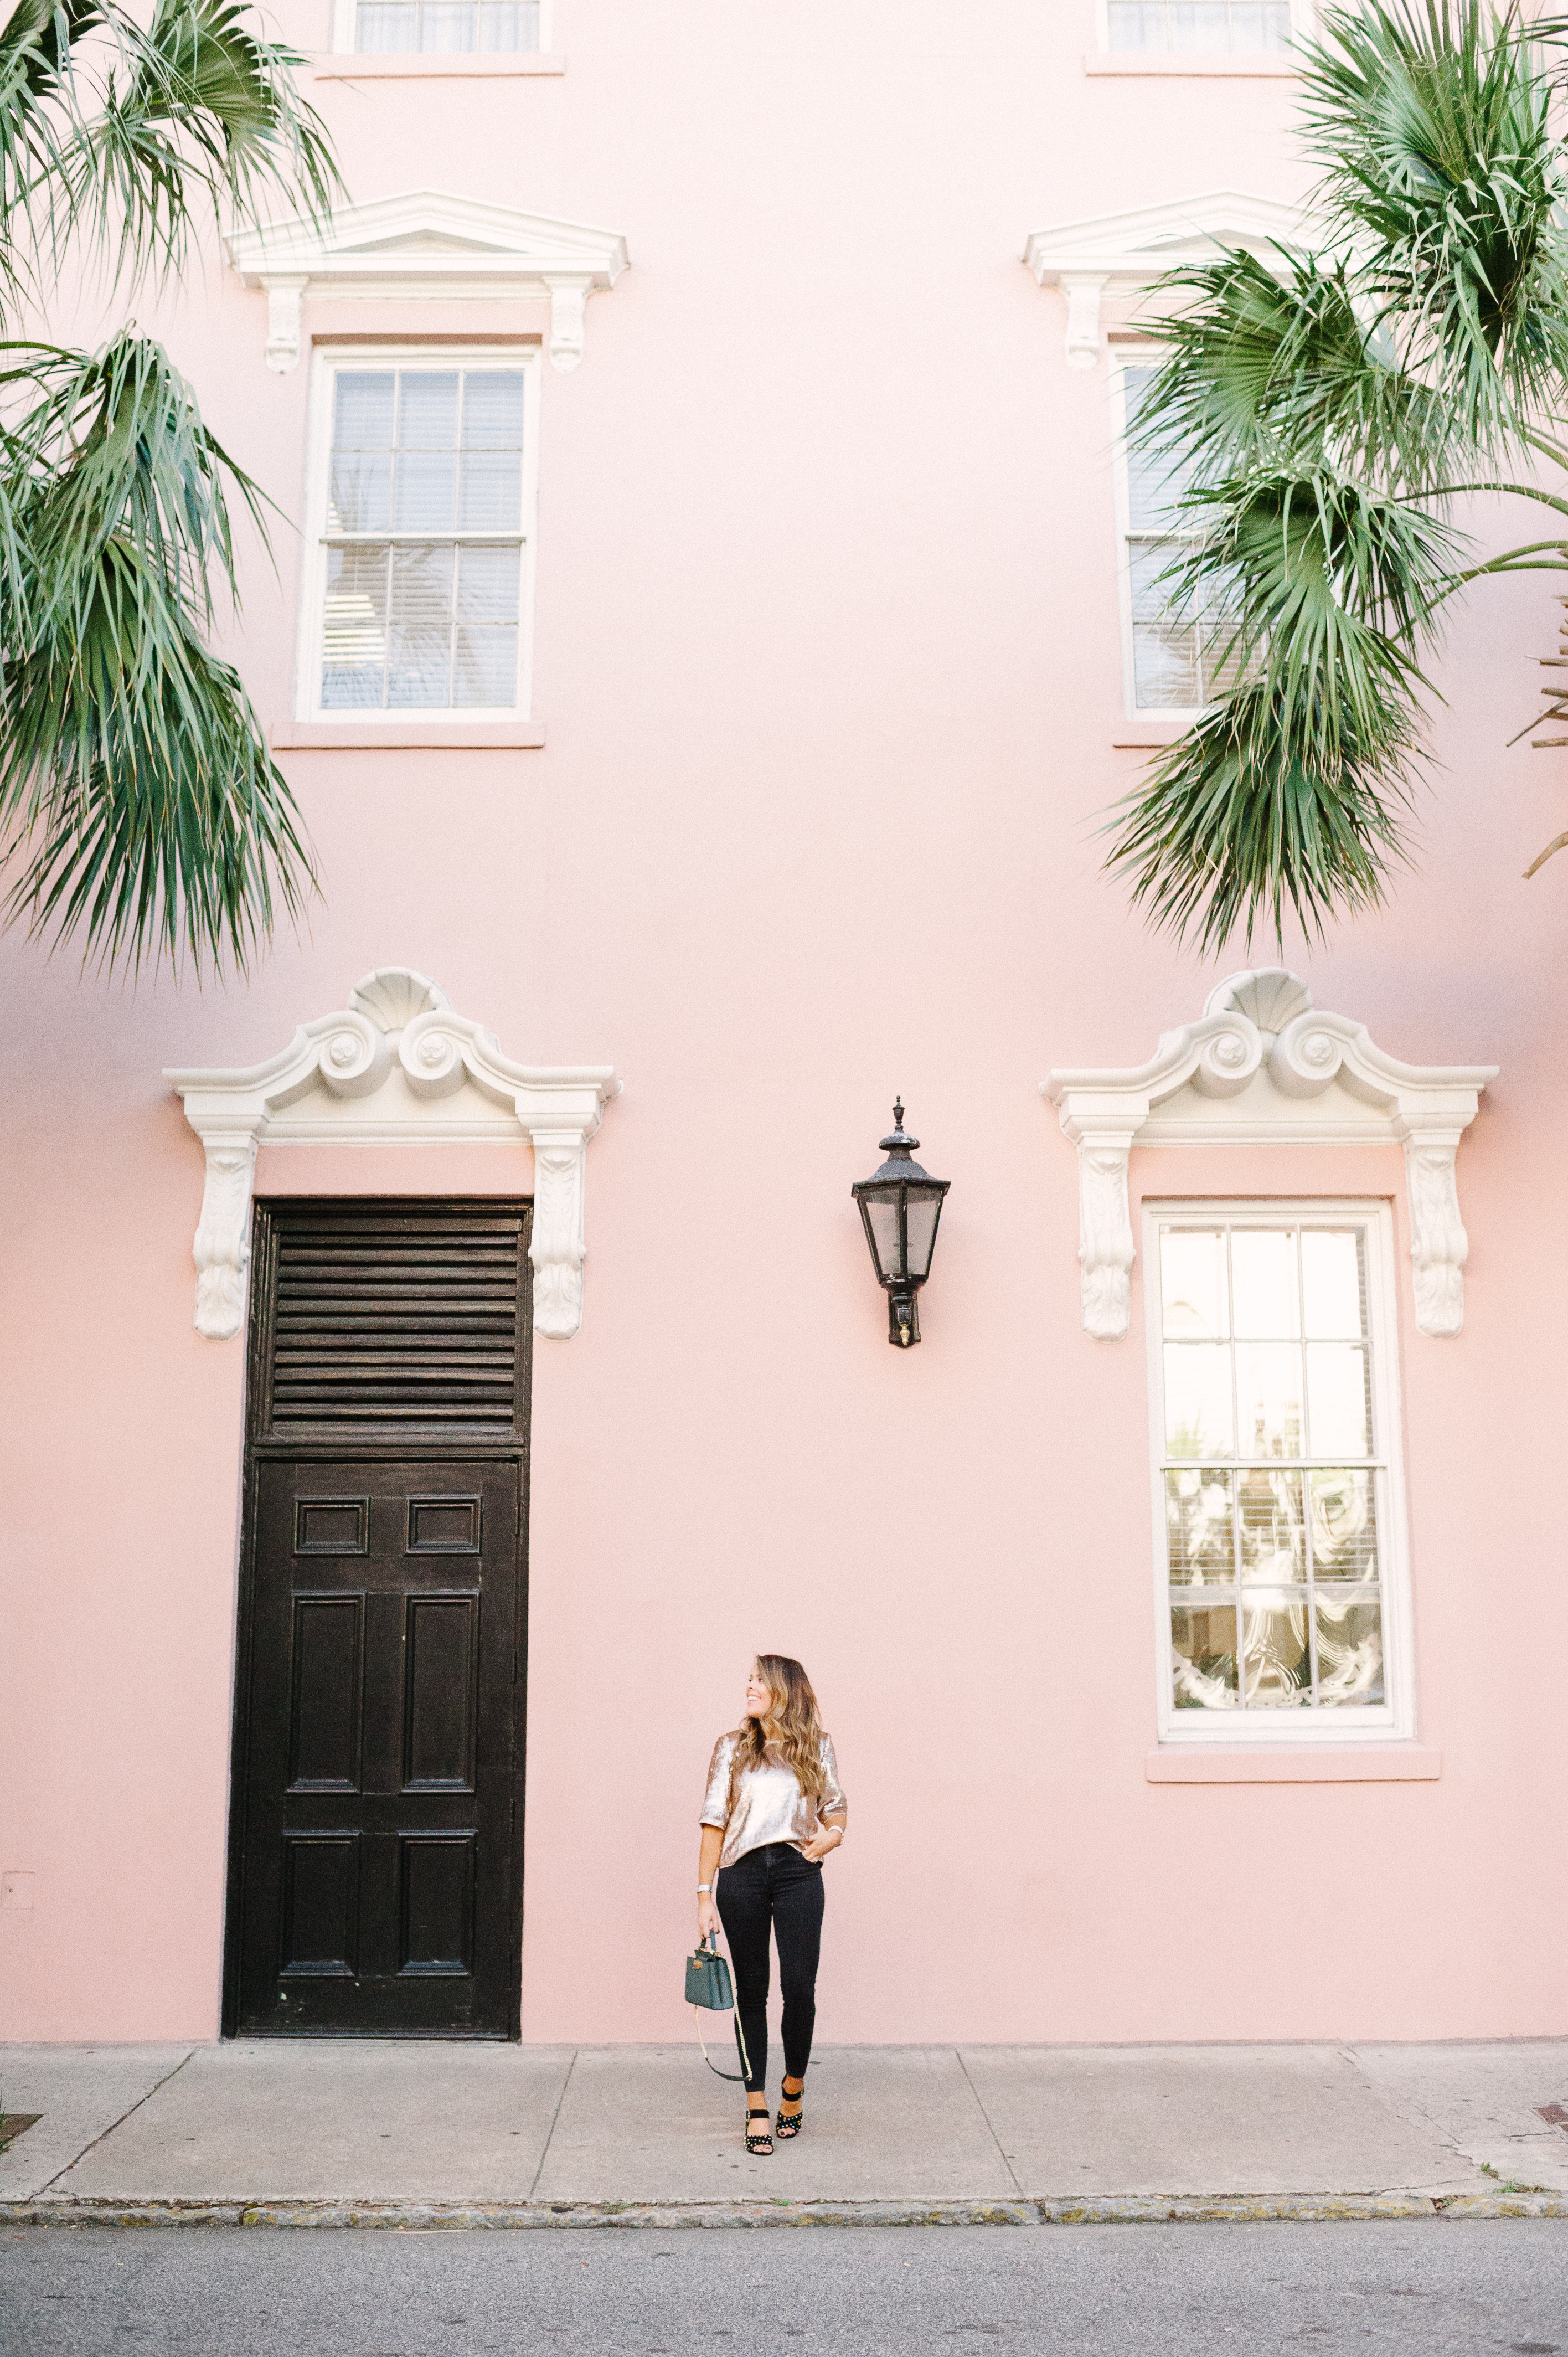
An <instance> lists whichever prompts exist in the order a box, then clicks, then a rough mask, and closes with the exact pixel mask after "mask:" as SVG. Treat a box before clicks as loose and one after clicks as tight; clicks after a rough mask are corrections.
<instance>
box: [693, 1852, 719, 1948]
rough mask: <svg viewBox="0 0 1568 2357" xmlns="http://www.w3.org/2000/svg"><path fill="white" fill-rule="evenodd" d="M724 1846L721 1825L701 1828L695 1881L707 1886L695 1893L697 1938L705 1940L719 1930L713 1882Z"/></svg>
mask: <svg viewBox="0 0 1568 2357" xmlns="http://www.w3.org/2000/svg"><path fill="white" fill-rule="evenodd" d="M724 1846H725V1829H724V1827H723V1825H704V1826H703V1846H702V1847H701V1849H700V1850H699V1851H698V1852H697V1880H698V1881H699V1882H705V1883H706V1884H707V1886H708V1887H707V1889H706V1890H699V1892H698V1893H697V1937H698V1939H699V1940H705V1939H706V1938H707V1936H708V1934H709V1932H715V1933H716V1932H718V1931H719V1930H720V1929H721V1926H720V1923H719V1910H718V1909H717V1908H716V1907H715V1906H714V1895H713V1894H714V1877H715V1876H716V1875H717V1873H718V1867H719V1852H720V1850H722V1849H723V1847H724Z"/></svg>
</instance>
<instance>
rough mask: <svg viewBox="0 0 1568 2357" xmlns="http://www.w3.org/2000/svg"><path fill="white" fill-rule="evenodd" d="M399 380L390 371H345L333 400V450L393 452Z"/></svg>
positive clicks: (342, 372) (341, 374) (340, 377)
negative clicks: (395, 407) (395, 405)
mask: <svg viewBox="0 0 1568 2357" xmlns="http://www.w3.org/2000/svg"><path fill="white" fill-rule="evenodd" d="M396 393H397V378H396V376H395V375H394V374H393V372H392V370H391V369H374V370H371V369H343V370H341V371H339V372H338V382H337V385H336V387H335V389H334V393H333V400H332V447H333V448H334V450H390V449H391V447H392V407H393V403H394V400H395V397H396Z"/></svg>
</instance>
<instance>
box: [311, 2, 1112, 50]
mask: <svg viewBox="0 0 1568 2357" xmlns="http://www.w3.org/2000/svg"><path fill="white" fill-rule="evenodd" d="M1134 46H1135V45H1134ZM354 47H355V48H356V49H358V50H360V52H361V53H363V52H365V51H367V50H368V51H370V52H371V53H372V54H373V55H375V56H377V57H386V56H389V55H391V56H395V55H397V54H399V53H400V52H403V51H409V50H421V49H423V50H425V51H427V52H432V53H435V54H440V55H448V56H449V55H450V54H452V53H453V52H454V51H457V50H463V49H489V50H492V51H495V52H497V53H499V52H501V51H504V50H509V49H511V50H515V49H536V48H538V47H539V0H360V5H359V7H358V9H357V11H356V12H355V17H354Z"/></svg>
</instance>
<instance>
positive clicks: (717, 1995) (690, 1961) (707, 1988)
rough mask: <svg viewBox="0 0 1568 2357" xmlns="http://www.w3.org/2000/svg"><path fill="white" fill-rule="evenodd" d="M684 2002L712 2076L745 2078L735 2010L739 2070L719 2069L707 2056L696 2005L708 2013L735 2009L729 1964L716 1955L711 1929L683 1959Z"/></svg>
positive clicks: (747, 2068)
mask: <svg viewBox="0 0 1568 2357" xmlns="http://www.w3.org/2000/svg"><path fill="white" fill-rule="evenodd" d="M686 2002H687V2004H688V2005H689V2006H690V2007H691V2008H692V2017H693V2020H694V2021H695V2022H696V2025H697V2043H698V2045H699V2046H701V2047H702V2049H703V2061H704V2062H706V2063H707V2065H708V2068H709V2070H710V2071H711V2072H713V2074H714V2078H715V2079H736V2080H739V2081H742V2082H744V2081H745V2080H747V2079H749V2078H750V2076H751V2058H750V2056H749V2055H748V2054H747V2053H746V2040H745V2039H744V2038H743V2037H742V2035H741V2028H740V2016H739V2015H738V2014H736V2017H735V2042H736V2050H737V2051H738V2053H739V2055H740V2059H741V2062H742V2065H743V2068H742V2069H741V2070H739V2071H721V2070H720V2069H719V2066H718V2064H717V2063H716V2062H714V2061H711V2060H710V2058H709V2055H708V2050H707V2046H706V2044H705V2042H704V2040H703V2022H702V2014H701V2013H700V2012H699V2011H698V2007H702V2008H703V2010H704V2011H706V2012H708V2013H732V2012H734V2010H735V1992H734V1990H733V1989H732V1988H731V1986H730V1977H729V1966H728V1964H725V1960H724V1958H723V1957H722V1956H721V1955H720V1953H719V1952H718V1946H717V1943H716V1941H715V1940H714V1935H713V1933H712V1932H709V1933H707V1934H705V1935H704V1937H703V1938H702V1939H701V1940H699V1941H698V1943H697V1945H696V1949H695V1951H694V1953H693V1954H692V1955H689V1956H688V1957H687V1959H686Z"/></svg>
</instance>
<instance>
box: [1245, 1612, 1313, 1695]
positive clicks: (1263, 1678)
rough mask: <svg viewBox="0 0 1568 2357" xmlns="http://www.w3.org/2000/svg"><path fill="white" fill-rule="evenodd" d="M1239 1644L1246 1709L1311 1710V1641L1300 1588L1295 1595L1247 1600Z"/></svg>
mask: <svg viewBox="0 0 1568 2357" xmlns="http://www.w3.org/2000/svg"><path fill="white" fill-rule="evenodd" d="M1241 1642H1242V1679H1243V1691H1244V1692H1245V1695H1246V1698H1247V1707H1248V1709H1249V1710H1280V1709H1284V1710H1290V1709H1302V1708H1306V1709H1310V1708H1311V1706H1312V1641H1311V1639H1310V1637H1309V1635H1308V1633H1307V1600H1306V1591H1305V1588H1304V1589H1303V1590H1302V1592H1301V1594H1300V1595H1299V1596H1279V1597H1252V1596H1249V1598H1247V1604H1246V1609H1245V1610H1244V1612H1243V1614H1242V1640H1241Z"/></svg>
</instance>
